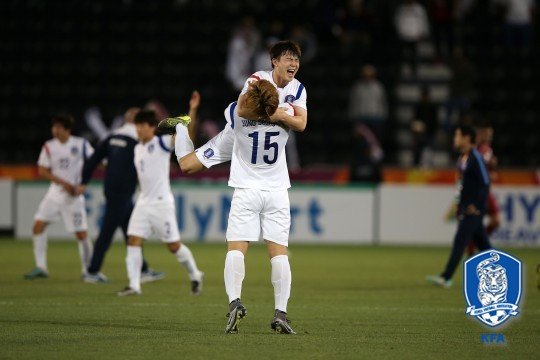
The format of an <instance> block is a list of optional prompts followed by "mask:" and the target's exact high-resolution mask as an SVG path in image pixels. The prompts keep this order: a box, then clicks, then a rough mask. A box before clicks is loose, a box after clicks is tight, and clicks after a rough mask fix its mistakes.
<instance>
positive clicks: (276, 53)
mask: <svg viewBox="0 0 540 360" xmlns="http://www.w3.org/2000/svg"><path fill="white" fill-rule="evenodd" d="M287 53H289V54H292V55H294V56H298V58H299V59H300V58H301V57H302V50H300V46H299V45H298V44H297V43H295V42H294V41H290V40H285V41H278V42H277V43H275V44H274V45H272V47H271V48H270V60H273V59H279V58H280V57H281V56H283V55H285V54H287ZM272 68H274V64H272Z"/></svg>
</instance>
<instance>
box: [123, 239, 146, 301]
mask: <svg viewBox="0 0 540 360" xmlns="http://www.w3.org/2000/svg"><path fill="white" fill-rule="evenodd" d="M141 266H142V248H141V247H140V246H131V245H128V247H127V256H126V267H127V273H128V277H129V287H130V288H132V289H133V290H136V291H141Z"/></svg>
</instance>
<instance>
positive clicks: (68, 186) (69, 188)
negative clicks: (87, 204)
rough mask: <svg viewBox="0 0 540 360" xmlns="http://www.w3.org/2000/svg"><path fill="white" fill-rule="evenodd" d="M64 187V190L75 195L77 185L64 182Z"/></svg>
mask: <svg viewBox="0 0 540 360" xmlns="http://www.w3.org/2000/svg"><path fill="white" fill-rule="evenodd" d="M61 185H62V188H64V191H65V192H67V193H68V194H69V195H72V196H73V195H75V187H74V186H73V185H71V184H70V183H67V182H63V183H62V184H61Z"/></svg>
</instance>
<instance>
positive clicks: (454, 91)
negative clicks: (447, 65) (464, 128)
mask: <svg viewBox="0 0 540 360" xmlns="http://www.w3.org/2000/svg"><path fill="white" fill-rule="evenodd" d="M451 68H452V79H451V80H450V99H449V100H448V103H447V106H446V121H445V130H448V132H450V131H451V130H450V129H452V128H453V127H454V124H456V123H457V121H456V120H455V119H454V113H455V112H456V111H457V112H458V118H459V117H461V116H463V114H464V112H466V111H468V110H469V109H470V108H471V103H472V102H473V100H474V98H475V91H474V87H475V85H474V84H475V81H476V71H475V69H474V67H473V65H472V64H471V62H470V60H469V59H468V58H467V57H466V56H465V55H464V54H462V52H461V51H456V53H455V57H454V60H453V61H452V63H451Z"/></svg>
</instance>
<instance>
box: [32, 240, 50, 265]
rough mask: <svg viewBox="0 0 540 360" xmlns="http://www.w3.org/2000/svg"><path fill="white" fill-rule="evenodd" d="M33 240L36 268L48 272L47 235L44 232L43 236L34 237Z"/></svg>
mask: <svg viewBox="0 0 540 360" xmlns="http://www.w3.org/2000/svg"><path fill="white" fill-rule="evenodd" d="M32 240H33V243H34V260H35V261H36V267H38V268H40V269H42V270H45V271H47V233H46V232H45V231H44V232H42V233H41V234H37V235H34V236H33V237H32Z"/></svg>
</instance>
